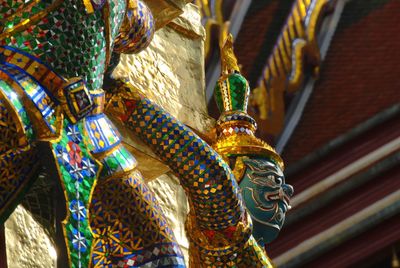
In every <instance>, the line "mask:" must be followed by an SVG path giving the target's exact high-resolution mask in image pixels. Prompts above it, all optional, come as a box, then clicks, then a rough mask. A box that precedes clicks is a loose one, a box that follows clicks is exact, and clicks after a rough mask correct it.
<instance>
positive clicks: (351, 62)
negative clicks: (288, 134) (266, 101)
mask: <svg viewBox="0 0 400 268" xmlns="http://www.w3.org/2000/svg"><path fill="white" fill-rule="evenodd" d="M353 2H357V5H355V4H353V5H349V4H348V6H346V7H345V10H344V12H343V15H342V17H341V20H340V22H339V26H338V29H337V32H336V34H335V36H334V37H333V40H332V43H331V46H330V49H329V51H328V54H327V57H326V59H325V61H324V62H323V64H322V69H321V74H320V78H319V80H318V82H317V84H316V86H315V88H314V92H313V94H312V96H311V97H310V100H309V102H308V104H307V106H306V109H305V111H304V114H303V115H302V118H301V120H300V122H299V125H298V126H297V128H296V129H295V132H294V134H293V136H292V138H291V139H290V141H289V143H288V144H287V146H286V148H285V150H284V152H283V158H284V160H285V162H286V163H287V164H290V163H293V162H295V161H296V160H299V159H300V158H302V157H303V156H305V155H307V154H309V153H311V152H313V151H314V150H316V149H317V148H319V147H321V146H322V145H324V144H325V143H327V142H328V141H330V140H332V139H334V138H335V137H337V136H339V135H340V134H343V133H345V132H347V131H349V130H350V129H351V128H352V127H354V126H355V125H357V124H359V123H361V122H363V121H365V120H367V119H368V118H370V117H371V116H373V115H375V114H377V113H378V112H380V111H382V110H384V109H385V108H388V107H390V106H392V105H394V104H396V103H399V102H400V79H399V75H400V64H399V63H400V50H399V47H400V35H399V32H400V16H399V15H398V10H399V9H400V2H399V1H396V0H392V1H387V3H386V4H383V5H382V4H381V6H379V7H377V8H376V9H375V10H370V9H371V6H370V4H371V3H370V2H371V1H353ZM351 3H352V2H351ZM363 4H365V5H363ZM368 5H369V6H368ZM363 8H364V10H363ZM365 10H368V12H365ZM363 11H364V12H363ZM355 14H363V16H362V17H361V18H359V17H358V18H357V21H354V17H355Z"/></svg>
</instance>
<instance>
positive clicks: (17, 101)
mask: <svg viewBox="0 0 400 268" xmlns="http://www.w3.org/2000/svg"><path fill="white" fill-rule="evenodd" d="M51 81H54V82H51ZM57 82H58V83H61V82H62V81H61V80H60V79H57V78H56V74H55V73H54V72H52V71H51V69H50V68H49V67H47V66H46V65H45V64H43V63H42V62H40V61H38V59H37V58H35V57H33V56H31V55H29V54H27V53H22V52H21V51H17V50H15V49H13V48H12V47H6V46H1V47H0V90H1V91H2V94H3V95H5V96H7V99H8V100H10V103H11V105H12V106H13V107H14V108H15V109H16V110H18V115H19V117H20V121H21V122H23V125H24V128H25V129H27V131H28V133H32V135H33V131H32V129H34V130H35V131H39V133H37V134H39V135H42V137H43V135H44V134H45V133H46V135H47V134H51V133H53V134H55V133H56V130H57V127H56V123H57V120H56V107H57V100H56V98H55V96H52V94H51V91H52V90H51V89H49V88H48V86H49V84H50V83H53V84H54V88H55V87H57V86H60V85H57Z"/></svg>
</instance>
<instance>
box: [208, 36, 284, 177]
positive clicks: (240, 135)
mask: <svg viewBox="0 0 400 268" xmlns="http://www.w3.org/2000/svg"><path fill="white" fill-rule="evenodd" d="M220 49H221V76H220V78H219V80H218V82H217V85H216V87H215V90H214V96H215V99H216V102H217V105H218V109H219V110H220V112H221V115H220V117H219V119H218V121H217V125H216V133H217V139H216V142H215V143H214V144H213V148H214V149H215V150H216V151H217V152H218V153H219V154H221V155H222V156H223V157H230V156H252V155H253V156H267V157H269V158H271V159H272V160H273V161H274V162H276V164H278V165H279V166H280V167H281V169H283V168H284V165H283V161H282V159H281V157H280V156H279V155H278V154H277V153H276V151H275V150H274V148H272V147H271V146H270V145H269V144H267V143H266V142H264V141H262V140H260V139H259V138H257V137H255V136H254V132H255V131H256V129H257V124H256V121H255V120H254V119H253V118H252V117H251V116H250V115H248V114H247V104H248V99H249V94H250V87H249V83H248V82H247V80H246V78H244V77H243V76H242V75H241V74H240V69H239V66H238V64H237V60H236V57H235V54H234V52H233V38H232V35H228V36H227V38H226V40H225V42H224V43H223V44H221V45H220ZM235 169H236V168H235ZM238 179H239V178H238Z"/></svg>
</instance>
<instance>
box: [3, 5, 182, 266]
mask: <svg viewBox="0 0 400 268" xmlns="http://www.w3.org/2000/svg"><path fill="white" fill-rule="evenodd" d="M135 3H136V1H133V0H128V1H125V0H107V1H106V0H102V1H94V0H71V1H60V0H54V1H36V0H32V1H8V0H7V1H3V3H2V5H1V6H0V19H1V20H2V22H4V24H3V25H4V26H5V27H4V28H1V32H0V113H1V115H4V117H2V118H1V121H0V123H1V128H0V132H1V134H4V136H3V137H2V139H1V142H0V144H3V143H5V142H7V143H8V144H9V146H8V147H3V146H2V147H1V148H0V172H1V173H0V174H2V175H3V176H2V180H1V181H0V194H1V198H0V217H4V219H5V218H6V217H7V216H8V214H7V213H9V212H11V211H12V206H11V205H9V203H10V200H11V201H18V200H17V199H18V198H17V192H22V191H21V190H20V189H22V188H24V187H23V184H28V182H30V181H32V178H33V177H34V176H33V175H32V173H33V171H35V168H37V166H38V164H39V163H40V161H38V156H39V153H41V152H37V151H34V150H33V149H32V148H35V146H34V144H35V143H36V142H37V141H41V142H45V143H48V144H49V145H50V147H49V148H50V150H51V151H52V154H53V157H54V167H56V169H57V171H58V173H59V181H58V183H60V184H61V185H62V188H63V189H64V195H65V200H66V204H65V205H66V209H67V212H68V213H67V217H66V219H65V220H64V222H63V226H64V235H65V241H66V245H67V249H68V257H69V262H70V263H69V266H70V267H137V266H142V267H162V266H165V267H184V266H185V265H184V259H183V254H182V252H181V251H180V248H179V246H178V244H177V243H176V242H175V238H174V236H173V233H172V230H171V229H169V227H168V225H167V222H166V220H165V218H164V216H163V214H162V212H161V208H160V207H159V205H158V204H157V201H156V200H155V197H154V195H153V193H152V192H151V191H149V190H148V189H147V187H146V186H145V185H144V182H143V179H142V178H141V175H140V173H138V172H137V171H136V169H135V168H136V165H137V164H136V160H135V159H134V157H133V156H132V155H130V154H129V152H128V151H127V150H126V149H125V148H124V147H122V145H121V143H120V138H119V134H118V132H117V131H116V129H115V127H114V126H113V125H112V124H111V122H110V121H109V120H108V118H107V117H106V116H105V115H104V114H103V108H104V92H102V90H101V86H102V80H103V73H104V70H105V66H106V64H107V62H108V61H109V58H110V55H111V52H112V48H113V45H114V40H115V38H117V36H118V38H119V39H118V40H120V41H121V43H118V47H119V48H121V49H122V48H123V47H124V46H125V45H126V46H127V47H129V50H130V51H129V52H135V49H142V48H143V47H144V46H146V45H148V43H149V42H150V40H151V38H152V35H153V32H154V29H153V19H152V16H151V14H150V11H149V10H148V9H147V7H146V6H145V5H144V4H142V3H140V2H139V3H138V5H135ZM123 22H127V23H131V24H130V26H132V23H134V24H135V27H133V28H132V29H131V30H130V31H128V32H126V31H125V32H124V31H122V32H119V29H120V26H121V25H122V24H123ZM136 24H137V25H136ZM122 40H123V42H122ZM22 99H24V100H26V101H23V102H22V101H21V100H22ZM13 122H17V123H15V124H13ZM31 144H32V146H31ZM23 146H25V147H23ZM31 149H32V150H31ZM43 164H48V163H43ZM50 167H51V165H50ZM31 169H32V170H31ZM3 178H4V179H3ZM96 183H97V185H98V187H97V188H96ZM3 193H7V194H3ZM21 194H22V193H21ZM92 195H94V197H95V198H94V199H93V202H92ZM3 207H5V208H7V211H6V209H4V210H2V209H3ZM91 210H93V211H91ZM110 241H112V242H110Z"/></svg>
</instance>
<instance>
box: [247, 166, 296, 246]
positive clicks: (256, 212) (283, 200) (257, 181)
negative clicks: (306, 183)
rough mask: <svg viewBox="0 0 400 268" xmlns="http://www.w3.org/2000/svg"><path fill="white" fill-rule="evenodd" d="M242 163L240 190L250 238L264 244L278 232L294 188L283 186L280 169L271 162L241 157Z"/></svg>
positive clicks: (282, 176)
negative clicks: (250, 221) (250, 225)
mask: <svg viewBox="0 0 400 268" xmlns="http://www.w3.org/2000/svg"><path fill="white" fill-rule="evenodd" d="M243 162H244V164H245V165H246V169H245V172H244V176H243V179H242V181H241V183H240V188H241V191H242V195H243V199H244V201H245V203H246V207H247V211H248V213H249V214H250V216H251V218H252V220H253V235H254V237H255V238H256V239H257V240H258V241H259V243H260V244H261V245H263V244H264V243H268V242H271V241H272V240H274V239H275V238H276V237H277V235H278V233H279V231H280V230H281V228H282V225H283V223H284V221H285V214H286V212H287V211H288V209H289V208H290V206H289V201H290V197H291V196H292V195H293V187H292V186H290V185H288V184H285V177H284V175H283V172H282V170H281V169H280V167H279V166H278V165H277V164H275V163H274V162H272V161H271V160H269V159H265V158H253V159H250V158H244V159H243Z"/></svg>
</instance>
